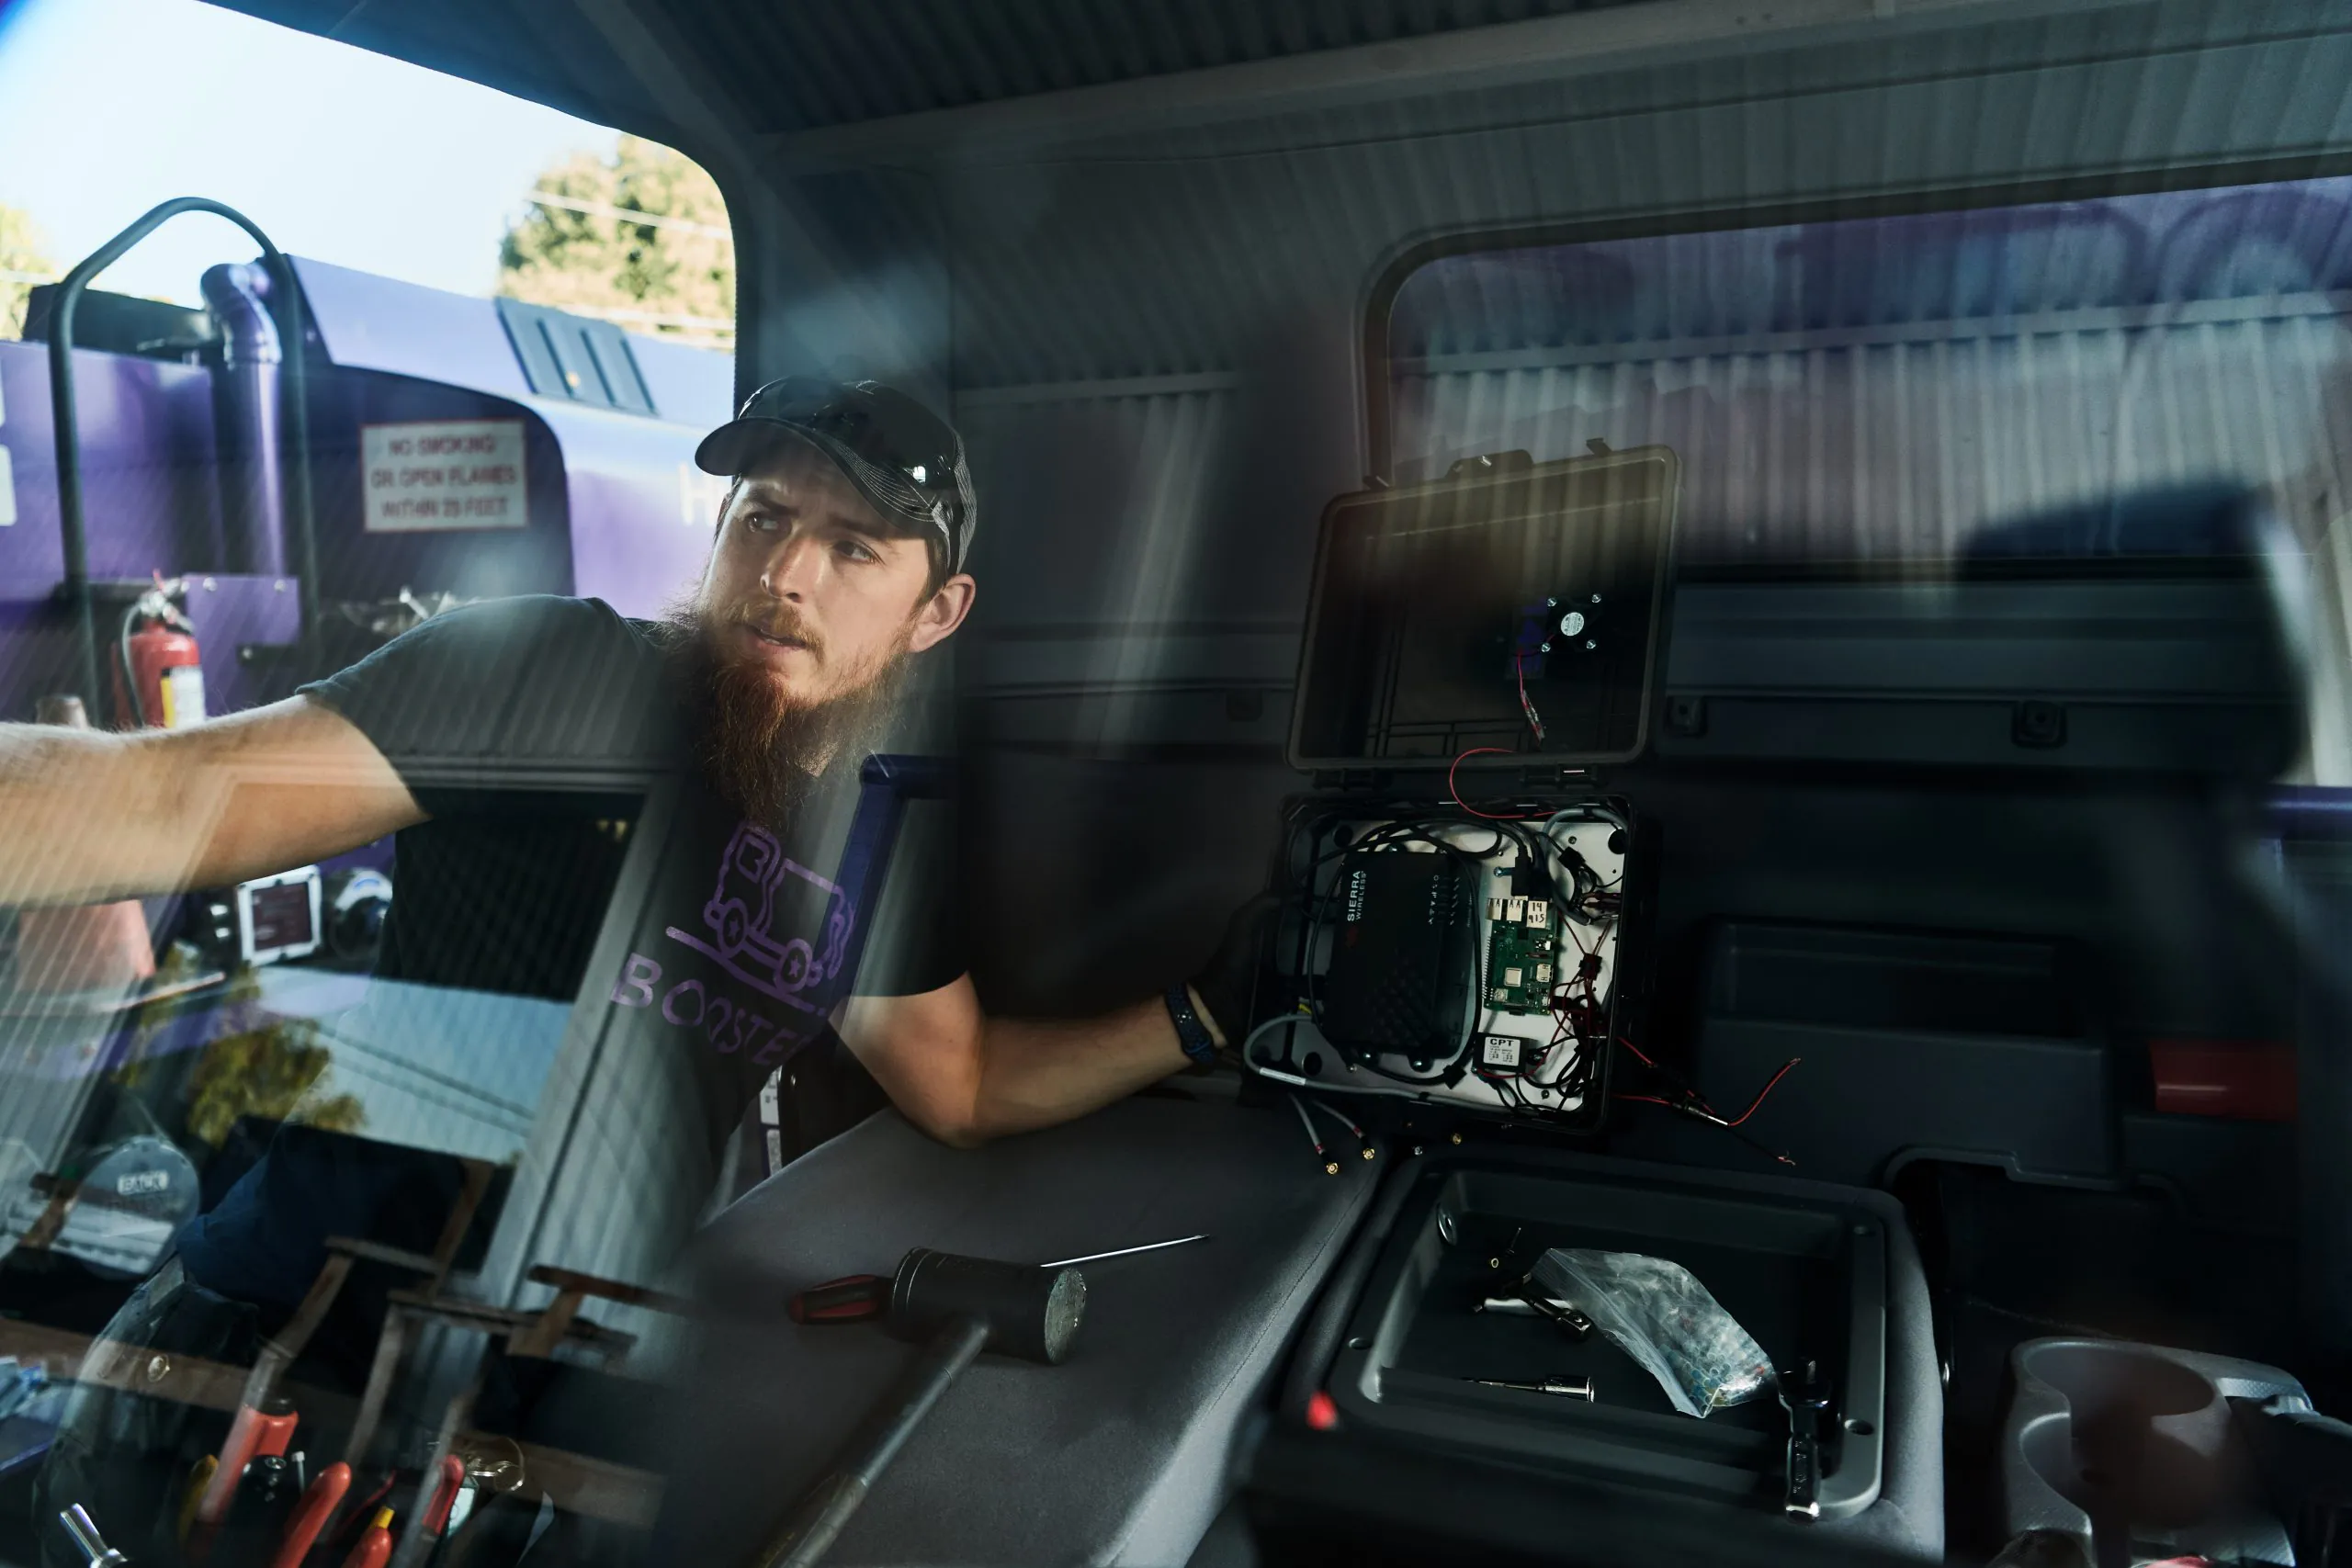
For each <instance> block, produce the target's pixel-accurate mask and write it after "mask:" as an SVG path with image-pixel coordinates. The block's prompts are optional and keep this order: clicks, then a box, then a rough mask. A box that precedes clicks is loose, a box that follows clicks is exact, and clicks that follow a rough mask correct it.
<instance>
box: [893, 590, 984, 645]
mask: <svg viewBox="0 0 2352 1568" xmlns="http://www.w3.org/2000/svg"><path fill="white" fill-rule="evenodd" d="M979 591H980V585H979V584H978V583H977V582H975V581H972V580H971V578H969V577H968V576H966V575H965V574H963V573H961V572H958V573H957V574H956V575H955V576H954V577H951V578H949V579H948V580H947V581H944V582H943V583H941V584H940V585H939V592H936V593H934V594H933V595H932V596H931V597H930V598H929V599H927V600H925V601H924V602H923V604H922V608H921V609H919V610H917V611H916V612H915V629H914V635H913V636H912V637H909V638H908V639H907V649H908V651H909V652H911V653H921V652H922V651H923V650H924V649H928V648H936V647H937V646H939V644H941V643H943V642H945V641H946V640H947V637H948V634H949V633H951V632H953V631H954V630H955V629H956V627H957V626H962V625H963V624H964V617H965V616H967V615H970V614H971V613H972V598H973V596H974V595H975V594H977V593H978V592H979Z"/></svg>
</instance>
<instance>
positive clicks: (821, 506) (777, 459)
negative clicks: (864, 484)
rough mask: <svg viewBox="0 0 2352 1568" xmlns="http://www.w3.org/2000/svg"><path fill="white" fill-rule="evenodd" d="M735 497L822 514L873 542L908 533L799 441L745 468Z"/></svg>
mask: <svg viewBox="0 0 2352 1568" xmlns="http://www.w3.org/2000/svg"><path fill="white" fill-rule="evenodd" d="M735 498H736V504H738V505H743V504H749V503H754V502H764V503H767V504H771V505H776V504H783V505H790V506H794V507H797V508H801V509H804V510H807V509H813V510H817V511H821V512H822V513H825V514H826V515H827V516H828V517H830V518H831V519H833V520H834V521H836V522H840V523H844V524H847V525H849V526H851V527H853V528H855V529H856V530H857V531H858V532H859V533H861V534H872V535H874V536H877V537H892V536H897V535H899V534H902V533H904V532H906V530H904V529H901V528H894V527H892V526H891V525H890V523H889V521H888V519H887V518H885V517H884V516H883V515H882V513H880V512H879V511H877V510H876V507H875V505H874V503H873V502H870V501H868V500H866V499H865V495H864V494H863V493H861V492H860V491H859V490H858V488H857V487H856V486H855V485H854V484H852V483H851V482H850V480H849V476H848V475H847V474H844V473H842V471H841V469H840V468H838V467H836V466H835V465H834V464H833V462H832V461H831V459H830V458H828V457H825V456H824V454H823V453H821V452H819V451H818V450H817V449H816V448H814V447H812V446H808V445H806V444H805V443H800V442H790V443H780V444H779V445H778V446H777V447H776V449H775V451H774V452H772V453H770V454H768V455H766V456H764V457H762V458H761V459H760V461H759V462H758V463H757V464H755V465H753V466H752V468H746V469H745V470H744V471H743V472H742V474H741V476H740V477H738V478H737V479H736V481H735Z"/></svg>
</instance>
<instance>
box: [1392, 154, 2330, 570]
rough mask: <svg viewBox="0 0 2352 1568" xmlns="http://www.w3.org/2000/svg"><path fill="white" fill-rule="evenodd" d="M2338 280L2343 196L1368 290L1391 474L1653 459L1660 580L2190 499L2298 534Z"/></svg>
mask: <svg viewBox="0 0 2352 1568" xmlns="http://www.w3.org/2000/svg"><path fill="white" fill-rule="evenodd" d="M2347 277H2352V180H2346V179H2322V180H2308V181H2297V182H2289V183H2283V184H2278V185H2264V186H2238V187H2230V188H2222V189H2212V190H2195V191H2174V192H2163V193H2157V194H2151V195H2144V196H2124V197H2107V198H2103V199H2098V200H2090V201H2075V202H2063V203H2052V204H2048V205H2038V206H2026V207H1995V208H1985V209H1976V210H1970V211H1958V212H1927V213H1920V214H1916V215H1911V216H1903V217H1885V218H1861V219H1851V220H1839V221H1826V222H1809V223H1789V224H1779V225H1773V226H1770V227H1760V228H1734V229H1726V230H1721V231H1699V232H1691V233H1676V234H1664V235H1657V236H1653V237H1648V238H1641V239H1612V240H1597V241H1590V242H1586V243H1570V244H1555V245H1538V246H1529V247H1524V248H1516V249H1505V250H1481V251H1472V252H1466V253H1464V254H1455V255H1448V256H1444V257H1442V258H1439V259H1437V260H1433V261H1431V262H1430V263H1429V264H1428V265H1425V266H1423V267H1421V268H1420V269H1419V270H1418V271H1416V272H1414V273H1413V274H1412V275H1411V276H1410V277H1409V278H1408V279H1407V280H1406V282H1405V283H1404V285H1403V287H1402V288H1401V289H1400V290H1399V291H1398V293H1397V297H1396V300H1395V306H1394V310H1393V312H1392V314H1391V315H1390V318H1389V323H1388V345H1389V355H1390V357H1389V364H1388V373H1389V377H1390V385H1391V388H1392V392H1393V398H1394V404H1393V407H1394V416H1393V425H1392V428H1391V432H1390V439H1391V440H1392V442H1393V444H1394V447H1393V449H1394V456H1395V463H1396V468H1397V473H1398V475H1399V476H1400V477H1402V478H1406V479H1413V478H1419V477H1425V476H1427V475H1430V474H1431V473H1435V472H1442V471H1443V469H1444V468H1445V467H1446V465H1447V464H1448V463H1450V462H1451V461H1453V459H1454V458H1457V457H1464V456H1467V455H1470V454H1473V453H1476V452H1481V451H1487V450H1496V449H1508V448H1512V447H1524V448H1526V449H1527V450H1529V451H1530V452H1532V454H1533V455H1534V456H1535V457H1536V458H1537V460H1539V461H1541V460H1544V459H1547V458H1552V457H1562V456H1566V455H1568V454H1570V453H1579V452H1581V451H1583V450H1584V448H1585V444H1586V443H1587V442H1588V441H1591V440H1595V439H1599V440H1604V441H1606V442H1608V443H1609V444H1611V446H1639V445H1642V444H1645V443H1648V442H1663V443H1665V444H1667V445H1669V446H1673V447H1675V448H1676V449H1677V451H1679V453H1680V454H1681V455H1682V459H1683V464H1684V472H1685V473H1686V475H1687V476H1688V478H1687V479H1686V482H1685V488H1684V493H1683V497H1682V504H1681V510H1680V513H1679V519H1678V525H1679V550H1680V554H1681V558H1682V559H1683V561H1684V562H1685V563H1686V564H1702V565H1728V564H1736V563H1755V562H1770V561H1781V562H1787V561H1795V560H1811V561H1816V562H1819V561H1825V560H1838V559H1862V560H1899V559H1905V558H1912V559H1917V558H1935V557H1940V556H1946V555H1949V554H1950V553H1951V552H1952V551H1953V550H1954V549H1955V548H1956V547H1959V546H1960V545H1961V544H1962V542H1963V541H1965V540H1966V539H1967V538H1968V537H1969V536H1971V535H1972V534H1973V532H1974V531H1976V530H1977V529H1979V528H1981V527H1982V526H1984V525H1985V524H1986V523H1988V522H1992V521H1995V520H1998V519H2003V518H2008V517H2014V516H2018V515H2020V514H2024V513H2032V512H2038V511H2045V510H2052V509H2056V508H2059V507H2063V506H2065V505H2068V504H2070V503H2077V502H2087V501H2093V500H2097V499H2099V498H2101V497H2105V496H2109V495H2112V494H2115V493H2118V492H2120V491H2129V490H2131V489H2134V488H2137V487H2141V486H2146V485H2152V484H2162V483H2168V482H2178V481H2182V480H2190V479H2218V480H2237V481H2244V482H2251V483H2256V484H2262V485H2267V486H2272V487H2275V488H2276V490H2277V492H2278V499H2279V502H2280V503H2281V504H2282V505H2283V506H2285V507H2286V508H2287V509H2288V510H2289V512H2290V513H2292V514H2294V515H2295V516H2296V517H2297V518H2298V519H2299V520H2301V522H2303V523H2304V524H2306V525H2310V526H2312V527H2313V528H2314V529H2317V530H2321V531H2324V530H2325V529H2326V528H2327V527H2329V526H2330V525H2331V520H2332V519H2333V518H2334V516H2335V514H2336V513H2337V512H2339V511H2340V510H2341V509H2342V508H2343V505H2344V496H2343V491H2342V486H2341V484H2340V482H2339V481H2338V479H2337V478H2336V476H2337V475H2338V474H2339V473H2340V472H2341V471H2342V465H2343V462H2344V459H2345V458H2346V456H2347V455H2352V454H2347V451H2346V446H2345V443H2346V442H2347V441H2352V434H2347V431H2352V423H2347V422H2346V419H2345V417H2344V411H2343V408H2342V407H2341V406H2340V405H2341V404H2342V403H2343V401H2344V400H2345V399H2346V397H2347V396H2352V333H2347V332H2346V317H2345V313H2344V306H2343V301H2342V299H2341V296H2340V294H2339V293H2338V291H2339V290H2341V289H2343V288H2345V286H2346V280H2347ZM2316 536H2317V535H2316V534H2314V537H2316Z"/></svg>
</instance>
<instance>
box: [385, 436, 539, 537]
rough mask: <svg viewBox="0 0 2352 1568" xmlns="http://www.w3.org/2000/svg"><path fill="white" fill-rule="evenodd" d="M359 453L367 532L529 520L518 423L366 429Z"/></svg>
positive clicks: (502, 525) (420, 530) (405, 531)
mask: <svg viewBox="0 0 2352 1568" xmlns="http://www.w3.org/2000/svg"><path fill="white" fill-rule="evenodd" d="M359 455H360V467H361V470H362V476H363V485H362V491H363V494H364V495H365V497H366V501H367V505H368V521H367V528H368V532H369V533H371V534H415V533H425V532H431V531H434V530H439V529H453V528H520V527H522V526H524V525H526V523H528V522H529V521H530V515H531V513H530V502H529V499H528V496H529V488H530V487H529V483H528V476H527V474H526V471H525V468H524V461H523V422H522V421H521V420H519V419H468V420H441V421H432V422H420V423H405V424H364V425H361V426H360V427H359Z"/></svg>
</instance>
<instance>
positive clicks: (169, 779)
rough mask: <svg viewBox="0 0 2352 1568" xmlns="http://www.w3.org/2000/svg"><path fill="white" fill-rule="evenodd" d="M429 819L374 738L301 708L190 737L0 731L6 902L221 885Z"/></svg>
mask: <svg viewBox="0 0 2352 1568" xmlns="http://www.w3.org/2000/svg"><path fill="white" fill-rule="evenodd" d="M423 820H424V812H423V811H422V810H420V809H419V808H418V807H417V804H416V799H415V797H414V796H413V795H411V794H410V793H409V791H408V788H407V786H406V785H404V784H401V780H400V775H399V774H398V773H395V772H394V771H393V769H392V766H391V764H390V763H389V762H387V761H385V760H384V758H383V756H382V755H381V754H380V753H379V752H378V751H377V750H376V748H375V747H374V746H372V745H371V744H369V743H368V739H367V737H366V736H364V735H362V734H361V733H360V732H359V731H358V729H357V728H355V727H354V726H353V725H351V724H350V723H349V722H347V721H346V720H345V719H344V718H343V717H341V716H338V715H337V714H336V713H335V712H334V710H333V709H331V708H329V707H327V706H326V705H323V704H322V703H318V702H314V701H312V700H311V699H310V698H308V697H291V698H288V700H286V701H285V702H282V703H273V704H271V705H269V706H267V707H262V708H254V709H253V710H251V711H249V712H246V713H241V714H236V715H233V716H230V717H227V718H221V719H215V720H213V721H212V722H210V723H209V724H200V725H198V726H196V727H195V728H189V729H171V730H164V729H151V730H141V731H137V732H134V733H131V734H128V735H111V734H106V733H102V732H97V731H93V730H86V729H66V728H60V727H56V726H51V725H31V724H7V725H0V904H18V905H22V904H83V903H95V902H98V901H102V900H106V899H113V898H122V897H131V896H134V895H138V894H144V893H166V892H174V891H177V890H179V889H181V888H187V887H218V886H225V885H227V884H229V883H232V882H242V881H243V880H245V879H246V878H248V877H254V876H262V875H266V874H268V873H270V872H274V871H283V870H285V869H286V868H287V867H288V866H296V865H301V864H304V863H308V862H311V861H314V860H318V859H320V858H322V856H325V855H331V854H334V853H337V852H341V851H344V850H347V849H352V848H356V846H358V845H360V844H365V843H368V842H370V841H371V840H376V839H379V838H381V837H383V836H384V835H385V834H386V833H389V832H391V831H393V830H394V829H400V828H405V827H408V826H410V825H411V824H413V823H416V822H421V821H423Z"/></svg>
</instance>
